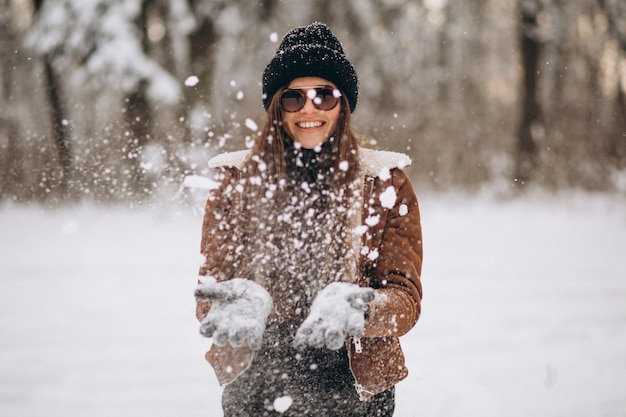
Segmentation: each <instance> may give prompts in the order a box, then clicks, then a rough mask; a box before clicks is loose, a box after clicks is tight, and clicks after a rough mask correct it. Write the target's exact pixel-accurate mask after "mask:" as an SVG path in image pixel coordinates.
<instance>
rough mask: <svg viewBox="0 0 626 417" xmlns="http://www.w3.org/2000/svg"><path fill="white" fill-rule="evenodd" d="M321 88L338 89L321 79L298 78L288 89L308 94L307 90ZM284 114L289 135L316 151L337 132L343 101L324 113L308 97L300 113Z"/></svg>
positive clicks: (285, 112) (303, 145)
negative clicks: (316, 148)
mask: <svg viewBox="0 0 626 417" xmlns="http://www.w3.org/2000/svg"><path fill="white" fill-rule="evenodd" d="M320 86H331V87H333V88H337V86H336V85H335V84H333V83H331V82H330V81H328V80H325V79H324V78H319V77H302V78H296V79H294V80H293V81H291V83H289V85H288V86H287V88H288V89H300V90H302V91H303V92H304V93H305V94H306V93H307V91H308V90H307V88H310V89H314V88H315V87H320ZM282 113H283V128H284V129H285V132H286V133H287V135H289V137H290V138H292V139H293V140H294V141H296V142H298V143H299V144H300V145H302V147H303V148H306V149H314V148H315V147H317V146H319V145H321V144H322V143H324V142H326V141H327V140H328V138H329V137H330V136H331V134H332V133H333V132H334V131H335V129H336V127H337V122H338V120H339V114H340V113H341V100H340V101H339V104H337V106H335V107H334V108H332V109H330V110H326V111H324V110H318V109H316V108H315V106H314V105H313V101H312V100H311V98H308V97H307V99H306V103H305V104H304V107H303V108H302V109H300V110H299V111H296V112H293V113H289V112H287V111H284V110H283V112H282Z"/></svg>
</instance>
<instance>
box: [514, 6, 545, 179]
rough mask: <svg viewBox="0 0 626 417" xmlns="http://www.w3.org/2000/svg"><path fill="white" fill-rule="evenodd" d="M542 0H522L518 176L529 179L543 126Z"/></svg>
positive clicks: (516, 164) (517, 150)
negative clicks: (540, 94) (540, 95)
mask: <svg viewBox="0 0 626 417" xmlns="http://www.w3.org/2000/svg"><path fill="white" fill-rule="evenodd" d="M541 9H542V5H541V1H540V0H520V2H519V19H520V20H519V42H520V44H519V46H520V54H521V58H522V71H523V79H522V84H521V109H520V110H521V117H520V122H519V127H518V131H517V145H516V154H515V174H514V175H515V180H517V181H519V183H520V184H524V183H526V182H527V181H528V180H529V179H530V178H531V175H532V171H533V169H534V168H535V167H536V164H537V143H536V137H537V135H538V134H540V132H541V131H542V130H543V126H542V124H541V108H540V104H539V99H538V88H539V87H538V86H539V83H538V69H539V59H540V56H541V48H542V42H541V37H540V32H539V22H538V15H539V13H540V12H541Z"/></svg>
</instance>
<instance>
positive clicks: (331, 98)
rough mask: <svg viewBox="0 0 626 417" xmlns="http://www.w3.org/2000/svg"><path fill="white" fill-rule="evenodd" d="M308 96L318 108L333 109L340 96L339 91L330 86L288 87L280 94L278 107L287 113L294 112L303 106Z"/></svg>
mask: <svg viewBox="0 0 626 417" xmlns="http://www.w3.org/2000/svg"><path fill="white" fill-rule="evenodd" d="M307 98H310V99H311V101H312V102H313V106H314V107H315V108H316V109H318V110H324V111H328V110H332V109H334V108H335V107H336V106H337V104H338V103H339V100H340V98H341V92H340V91H339V90H338V89H336V88H333V87H331V86H326V85H325V86H321V87H305V88H289V89H287V90H285V91H283V93H282V94H281V95H280V107H282V109H283V110H284V111H286V112H288V113H295V112H297V111H300V110H302V109H303V108H304V105H305V104H306V99H307Z"/></svg>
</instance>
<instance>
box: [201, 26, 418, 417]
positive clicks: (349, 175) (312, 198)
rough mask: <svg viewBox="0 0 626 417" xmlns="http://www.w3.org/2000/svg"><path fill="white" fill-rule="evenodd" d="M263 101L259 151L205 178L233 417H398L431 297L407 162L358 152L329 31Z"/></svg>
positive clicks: (293, 56) (349, 83) (281, 68)
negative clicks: (405, 350)
mask: <svg viewBox="0 0 626 417" xmlns="http://www.w3.org/2000/svg"><path fill="white" fill-rule="evenodd" d="M263 93H264V96H263V103H264V106H265V109H266V110H267V118H266V121H265V124H264V127H263V129H262V130H261V131H260V132H259V134H258V135H257V136H256V138H255V142H254V146H253V147H252V148H251V149H250V150H247V151H241V152H235V153H229V154H224V155H220V156H217V157H215V158H214V159H212V160H211V161H210V162H209V165H210V166H211V167H212V168H215V169H217V170H218V174H217V177H216V179H217V181H218V183H219V187H218V188H217V189H215V190H212V191H211V193H210V196H209V199H208V202H207V207H206V214H205V219H204V223H203V229H202V244H201V246H202V248H201V250H202V253H203V255H204V256H205V259H206V261H205V263H204V265H203V266H202V267H201V269H200V275H202V276H204V278H203V279H202V280H201V285H200V286H199V287H198V289H197V290H196V299H197V316H198V318H199V320H201V321H202V324H201V330H200V331H201V333H202V334H203V335H205V336H207V337H212V340H213V345H212V346H211V350H210V351H209V352H207V360H208V361H209V362H210V363H211V365H212V366H213V368H214V370H215V372H216V375H217V377H218V380H219V382H220V383H221V384H222V385H225V388H224V392H223V396H222V406H223V409H224V415H225V416H227V417H230V416H270V415H283V416H305V415H311V416H342V417H346V416H391V415H392V414H393V409H394V385H395V384H396V383H397V382H398V381H400V380H402V379H403V378H405V377H406V375H407V373H408V371H407V369H406V367H405V365H404V357H403V354H402V350H401V348H400V344H399V341H398V337H399V336H401V335H403V334H405V333H406V332H408V331H409V330H410V329H411V328H412V327H413V325H414V324H415V323H416V321H417V319H418V317H419V314H420V302H421V295H422V290H421V282H420V272H421V264H422V247H421V227H420V218H419V209H418V205H417V199H416V197H415V193H414V191H413V189H412V186H411V183H410V181H409V179H408V178H407V176H406V174H405V173H404V172H403V171H402V170H401V168H402V167H404V166H406V165H408V164H409V163H410V160H409V159H408V157H406V156H405V155H402V154H398V153H393V152H381V151H373V150H368V149H365V148H361V147H360V146H359V144H358V142H359V141H358V137H357V135H356V134H355V132H354V131H353V129H352V126H351V119H350V116H351V113H352V112H353V111H354V110H355V107H356V104H357V98H358V79H357V76H356V72H355V70H354V68H353V66H352V65H351V64H350V62H349V61H348V60H347V58H346V56H345V54H344V51H343V48H342V46H341V44H340V43H339V41H338V40H337V38H336V37H335V36H334V35H333V34H332V32H331V31H330V30H329V29H328V27H327V26H326V25H324V24H321V23H314V24H311V25H309V26H305V27H300V28H296V29H293V30H292V31H290V32H289V33H287V35H285V37H284V39H283V40H282V42H281V44H280V46H279V48H278V51H277V53H276V55H275V56H274V58H273V59H272V60H271V61H270V63H269V64H268V65H267V68H266V69H265V72H264V74H263Z"/></svg>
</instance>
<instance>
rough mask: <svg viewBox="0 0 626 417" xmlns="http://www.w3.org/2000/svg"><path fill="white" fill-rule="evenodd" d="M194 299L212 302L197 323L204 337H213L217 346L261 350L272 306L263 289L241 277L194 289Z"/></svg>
mask: <svg viewBox="0 0 626 417" xmlns="http://www.w3.org/2000/svg"><path fill="white" fill-rule="evenodd" d="M195 296H196V299H197V300H204V301H210V302H211V303H212V304H211V310H210V311H209V313H208V314H207V315H206V317H205V318H204V319H203V320H202V323H201V324H200V333H201V334H202V335H203V336H206V337H212V338H213V343H215V344H216V345H218V346H224V345H231V346H234V347H241V346H244V345H247V346H249V347H250V348H251V349H253V350H259V349H260V348H261V343H262V341H263V332H264V331H265V322H266V320H267V317H268V316H269V314H270V313H271V311H272V307H273V303H272V297H271V296H270V295H269V293H268V292H267V291H266V290H265V288H263V287H262V286H260V285H259V284H257V283H256V282H254V281H251V280H249V279H244V278H233V279H231V280H229V281H224V282H215V281H214V280H213V281H212V282H208V283H203V284H201V285H200V286H199V287H198V288H196V291H195Z"/></svg>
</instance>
